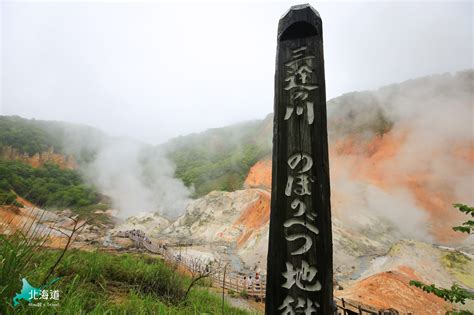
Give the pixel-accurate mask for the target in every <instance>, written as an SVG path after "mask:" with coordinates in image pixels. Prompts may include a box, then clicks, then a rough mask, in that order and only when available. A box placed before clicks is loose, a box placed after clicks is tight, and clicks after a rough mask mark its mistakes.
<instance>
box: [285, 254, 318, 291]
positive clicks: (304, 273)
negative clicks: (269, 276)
mask: <svg viewBox="0 0 474 315" xmlns="http://www.w3.org/2000/svg"><path fill="white" fill-rule="evenodd" d="M317 272H318V270H317V269H316V267H314V266H310V265H309V264H308V262H307V261H305V260H303V261H302V262H301V268H294V267H293V264H291V263H290V262H286V271H285V272H283V273H282V276H283V277H284V278H285V280H286V281H285V283H284V284H282V288H286V289H290V288H291V287H292V286H293V285H295V284H296V286H297V287H298V288H300V289H301V290H304V291H309V292H314V291H320V290H321V283H320V282H319V281H318V280H317V279H315V277H316V273H317ZM313 280H316V281H313Z"/></svg>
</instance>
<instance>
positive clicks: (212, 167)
mask: <svg viewBox="0 0 474 315" xmlns="http://www.w3.org/2000/svg"><path fill="white" fill-rule="evenodd" d="M268 119H270V120H269V121H270V122H271V117H269V118H268ZM269 121H263V122H262V121H256V122H249V123H245V124H238V125H234V126H230V127H225V128H219V129H211V130H208V131H206V132H203V133H200V134H197V135H190V136H186V137H180V138H177V139H174V140H172V141H171V142H170V143H168V144H167V148H168V151H169V156H170V158H171V159H172V160H173V161H174V163H175V165H176V172H175V176H176V177H177V178H179V179H181V180H182V181H183V182H184V183H185V184H186V185H187V186H193V187H195V196H196V197H199V196H202V195H205V194H207V193H209V192H210V191H212V190H225V191H234V190H237V189H241V188H242V184H243V182H244V180H245V178H246V176H247V174H248V172H249V170H250V168H251V167H252V165H254V164H255V163H256V162H257V161H258V160H259V159H261V158H262V157H264V156H265V155H268V154H270V153H271V142H270V141H269V139H270V137H271V132H270V133H269V132H268V131H266V130H268V129H265V127H266V123H268V122H269ZM270 131H271V128H270Z"/></svg>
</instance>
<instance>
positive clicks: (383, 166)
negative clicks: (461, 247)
mask: <svg viewBox="0 0 474 315" xmlns="http://www.w3.org/2000/svg"><path fill="white" fill-rule="evenodd" d="M473 87H474V71H472V70H470V71H464V72H460V73H457V74H456V75H454V76H453V75H451V74H445V75H436V76H431V77H426V78H421V79H416V80H410V81H406V82H404V83H401V84H396V85H391V86H388V87H385V88H381V89H379V90H377V91H373V92H361V93H350V94H346V95H343V96H341V97H339V98H337V99H335V100H333V101H332V102H329V105H328V109H329V112H328V117H329V131H330V146H331V156H330V158H331V172H332V173H331V181H332V186H333V187H332V190H333V192H334V198H333V199H334V201H333V203H334V205H333V208H334V209H335V214H336V215H339V216H340V218H341V219H343V220H344V221H345V222H346V223H348V224H359V225H360V223H355V221H361V220H364V219H363V216H361V217H357V215H358V214H360V213H364V212H365V211H368V212H369V213H371V214H372V215H376V216H379V217H381V218H384V219H387V220H388V221H390V222H392V223H393V224H394V225H395V226H397V227H398V229H399V230H400V232H401V233H402V234H403V235H404V236H406V237H412V238H415V239H420V240H430V239H432V238H433V234H436V233H437V232H436V230H437V229H438V228H440V227H446V228H447V230H450V228H449V227H450V226H452V224H455V223H456V222H457V223H460V222H461V221H462V218H463V217H462V215H459V213H458V212H457V211H456V210H455V209H454V208H453V207H452V205H451V204H452V203H456V202H461V203H467V204H474V181H473V178H474V163H473V162H474V132H473V131H474V130H473V128H474V127H473V126H474V98H473V90H474V89H473ZM348 213H353V215H348ZM458 215H459V216H458ZM440 233H442V232H440ZM438 236H439V234H438Z"/></svg>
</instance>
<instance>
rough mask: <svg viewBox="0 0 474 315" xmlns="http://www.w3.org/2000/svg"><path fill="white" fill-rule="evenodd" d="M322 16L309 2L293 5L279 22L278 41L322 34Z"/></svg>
mask: <svg viewBox="0 0 474 315" xmlns="http://www.w3.org/2000/svg"><path fill="white" fill-rule="evenodd" d="M321 26H322V22H321V16H320V15H319V13H318V11H316V10H315V9H314V8H313V7H312V6H310V5H309V4H307V3H306V4H299V5H294V6H292V7H291V8H290V9H289V10H288V11H286V13H285V14H283V16H282V17H281V18H280V21H279V23H278V41H282V40H287V39H292V38H301V37H307V36H314V35H321V36H322V27H321Z"/></svg>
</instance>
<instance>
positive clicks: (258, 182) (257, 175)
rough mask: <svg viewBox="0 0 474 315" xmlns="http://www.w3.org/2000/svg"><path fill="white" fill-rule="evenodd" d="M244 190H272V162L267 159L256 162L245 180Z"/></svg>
mask: <svg viewBox="0 0 474 315" xmlns="http://www.w3.org/2000/svg"><path fill="white" fill-rule="evenodd" d="M244 187H245V188H263V189H271V188H272V161H271V159H270V157H269V158H266V159H263V160H260V161H258V162H257V163H256V164H255V165H254V166H252V167H251V168H250V171H249V174H248V175H247V178H246V179H245V183H244Z"/></svg>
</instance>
